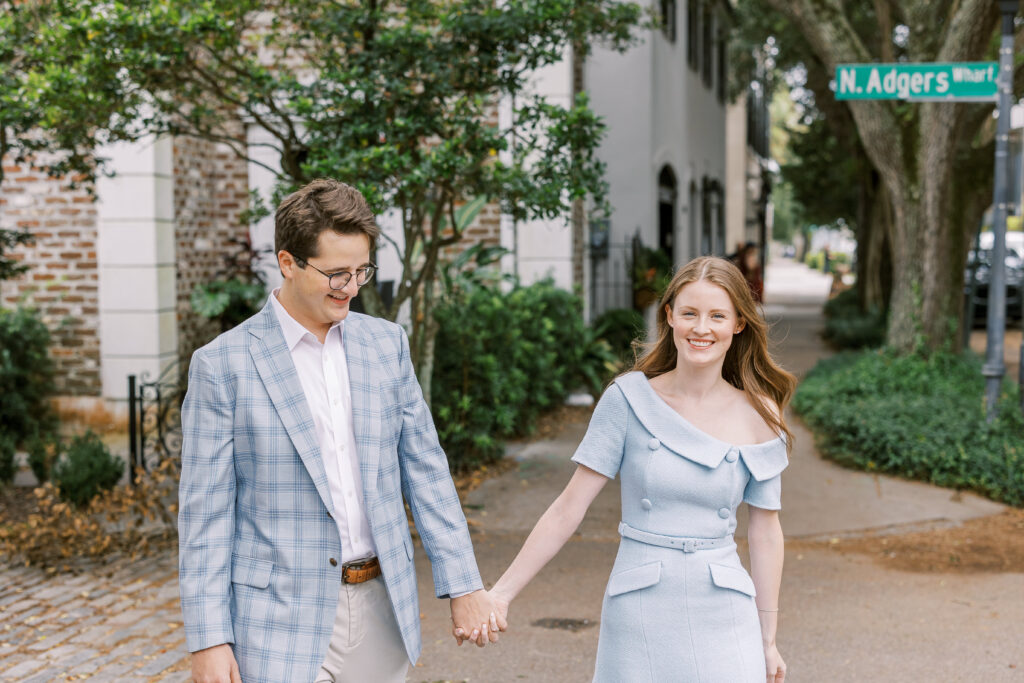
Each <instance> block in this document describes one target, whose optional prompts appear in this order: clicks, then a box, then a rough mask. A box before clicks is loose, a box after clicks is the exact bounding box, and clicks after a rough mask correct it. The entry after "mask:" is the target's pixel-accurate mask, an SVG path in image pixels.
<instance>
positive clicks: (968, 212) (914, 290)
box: [765, 0, 1024, 351]
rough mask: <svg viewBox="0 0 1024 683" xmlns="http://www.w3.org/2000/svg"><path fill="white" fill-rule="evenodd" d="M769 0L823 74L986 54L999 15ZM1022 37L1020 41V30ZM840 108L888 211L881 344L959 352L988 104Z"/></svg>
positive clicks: (952, 4)
mask: <svg viewBox="0 0 1024 683" xmlns="http://www.w3.org/2000/svg"><path fill="white" fill-rule="evenodd" d="M765 2H767V4H768V5H770V6H771V7H772V8H773V9H775V10H776V11H777V12H778V13H779V14H780V15H781V16H784V17H785V18H787V19H788V20H789V21H791V22H792V24H793V25H794V26H795V27H796V28H797V29H798V30H799V31H800V33H801V35H802V36H803V38H804V39H805V40H806V42H807V44H808V46H809V47H810V50H811V52H812V53H813V55H814V56H815V57H816V58H817V60H818V61H819V62H820V64H821V67H822V70H823V71H824V73H825V74H832V73H834V72H835V68H836V65H837V64H841V63H854V62H860V63H862V62H872V61H880V60H883V61H884V60H890V61H892V60H894V59H900V58H903V59H906V60H907V61H910V62H935V61H940V62H962V61H976V60H980V59H983V58H985V57H988V56H993V55H994V45H995V43H994V42H993V38H994V34H995V29H996V24H997V20H998V12H997V8H996V4H995V3H993V2H991V1H990V0H942V1H940V2H924V1H922V0H876V2H875V3H874V4H873V6H867V5H866V4H864V3H842V2H840V1H839V0H765ZM851 8H853V9H851ZM1018 40H1019V41H1022V42H1024V40H1022V37H1021V34H1020V33H1019V34H1018ZM1016 77H1017V78H1020V77H1021V73H1020V69H1018V73H1017V74H1016ZM846 106H847V107H848V108H849V111H850V114H851V115H852V118H853V121H854V124H855V126H856V130H857V132H858V134H859V137H860V140H861V144H862V145H863V147H864V152H865V155H866V157H867V158H868V160H869V161H870V162H871V165H872V167H873V168H874V170H875V172H877V173H878V177H879V179H880V188H881V189H883V190H884V193H885V194H886V195H888V199H889V205H890V206H891V210H892V217H891V218H892V223H891V235H890V244H891V248H892V254H893V271H894V286H893V293H892V302H891V309H890V317H889V330H888V335H887V341H888V343H889V344H890V345H891V346H893V347H895V348H897V349H900V350H904V351H909V350H911V349H914V348H918V347H920V346H921V345H922V344H923V346H924V347H925V348H930V349H935V348H941V347H951V348H956V347H957V346H958V344H959V335H957V334H956V330H957V328H958V324H959V322H960V318H961V314H962V310H961V308H962V307H961V305H960V304H961V301H962V299H961V297H962V285H963V267H964V262H965V257H966V245H967V241H968V236H969V235H970V234H971V233H972V232H973V230H974V227H975V225H976V219H977V218H978V217H980V210H983V208H984V206H985V205H986V204H987V203H988V202H987V201H984V199H982V193H981V190H984V189H985V185H986V184H988V183H991V180H990V178H991V168H992V164H991V159H992V155H991V147H990V146H989V141H990V140H991V136H990V135H987V133H986V131H987V128H986V121H987V120H988V119H989V118H990V113H991V110H992V106H991V105H988V104H963V103H958V104H954V103H946V102H930V103H904V102H892V101H871V100H859V101H852V102H849V103H847V104H846ZM986 156H987V160H988V164H987V166H988V169H989V170H988V172H987V173H986V174H985V176H986V177H987V179H988V180H986V181H984V182H982V183H978V182H977V180H974V179H973V178H972V182H971V186H970V187H967V186H965V185H964V184H961V182H958V181H960V180H961V179H962V178H965V177H970V176H967V175H965V173H966V172H967V170H968V169H981V168H982V167H983V166H984V161H985V157H986ZM990 196H991V194H990V192H989V197H990ZM979 204H980V206H981V209H979V208H978V207H979Z"/></svg>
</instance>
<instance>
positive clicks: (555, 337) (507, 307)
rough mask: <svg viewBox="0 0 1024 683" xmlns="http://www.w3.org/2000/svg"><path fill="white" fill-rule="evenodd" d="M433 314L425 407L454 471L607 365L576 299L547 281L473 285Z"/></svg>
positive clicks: (607, 356) (495, 452)
mask: <svg viewBox="0 0 1024 683" xmlns="http://www.w3.org/2000/svg"><path fill="white" fill-rule="evenodd" d="M434 315H435V319H436V320H437V323H438V334H437V340H436V343H435V354H434V374H433V378H432V382H433V383H432V402H433V405H432V409H433V413H434V418H435V422H436V424H437V427H438V434H439V436H440V439H441V443H442V444H443V445H444V447H445V450H446V451H447V453H448V457H449V460H450V462H451V465H452V467H453V469H455V470H464V469H468V468H471V467H474V466H477V465H480V464H484V463H487V462H491V461H493V460H494V459H496V458H498V457H500V455H501V453H502V450H503V448H504V444H503V440H504V439H506V438H509V437H512V436H516V435H520V434H524V433H527V432H529V431H530V430H531V429H532V428H533V426H534V423H535V420H536V418H537V416H538V414H540V413H541V412H543V411H545V410H548V409H550V408H552V407H554V406H556V405H558V404H560V403H561V402H562V401H563V400H564V398H565V396H566V395H567V394H568V393H569V392H570V391H571V390H572V389H575V388H576V387H578V386H580V385H585V386H587V387H588V389H590V390H591V391H593V390H594V388H595V385H596V387H597V390H598V391H600V387H601V385H602V383H603V382H605V381H607V379H608V378H610V372H613V371H614V368H615V367H616V366H615V362H614V361H615V358H614V354H613V353H612V352H611V349H610V347H608V345H607V343H605V342H604V341H603V340H599V339H597V337H596V336H595V335H594V333H593V332H592V331H590V330H588V329H587V328H586V326H585V325H584V323H583V317H582V304H581V302H580V300H579V298H578V297H576V296H574V295H572V294H571V293H569V292H566V291H564V290H561V289H558V288H556V287H555V286H554V284H553V283H552V282H550V281H544V282H538V283H536V284H533V285H530V286H528V287H523V286H516V287H514V288H513V289H512V290H511V291H510V292H508V293H502V292H501V291H500V290H499V289H497V288H494V287H484V286H478V287H474V288H472V289H471V290H469V291H466V292H463V293H461V294H460V295H458V296H454V297H452V298H450V299H449V300H448V301H446V302H445V303H443V304H441V305H440V306H438V307H437V308H436V309H435V311H434Z"/></svg>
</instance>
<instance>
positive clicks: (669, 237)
mask: <svg viewBox="0 0 1024 683" xmlns="http://www.w3.org/2000/svg"><path fill="white" fill-rule="evenodd" d="M678 194H679V189H678V183H677V182H676V174H675V173H673V171H672V168H671V167H670V166H663V167H662V169H661V173H659V174H658V248H659V249H661V250H662V251H663V252H665V254H666V255H667V256H668V257H669V259H670V260H671V261H672V262H673V263H674V262H675V258H676V253H675V251H676V250H675V236H676V199H677V196H678Z"/></svg>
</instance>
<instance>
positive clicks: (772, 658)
mask: <svg viewBox="0 0 1024 683" xmlns="http://www.w3.org/2000/svg"><path fill="white" fill-rule="evenodd" d="M764 665H765V683H782V682H783V681H784V680H786V663H785V662H784V661H782V655H780V654H779V648H777V647H775V644H774V643H772V644H771V645H765V646H764Z"/></svg>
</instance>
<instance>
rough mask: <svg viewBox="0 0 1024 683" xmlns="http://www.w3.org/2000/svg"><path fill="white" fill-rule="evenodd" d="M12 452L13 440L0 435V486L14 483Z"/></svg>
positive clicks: (15, 470) (15, 468)
mask: <svg viewBox="0 0 1024 683" xmlns="http://www.w3.org/2000/svg"><path fill="white" fill-rule="evenodd" d="M14 451H15V446H14V439H12V438H11V437H9V436H7V435H6V434H0V484H10V483H11V482H12V481H14V475H15V473H16V472H17V467H16V466H15V464H14Z"/></svg>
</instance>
